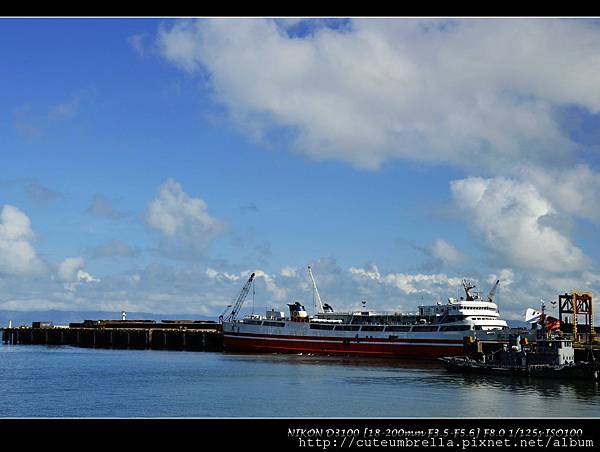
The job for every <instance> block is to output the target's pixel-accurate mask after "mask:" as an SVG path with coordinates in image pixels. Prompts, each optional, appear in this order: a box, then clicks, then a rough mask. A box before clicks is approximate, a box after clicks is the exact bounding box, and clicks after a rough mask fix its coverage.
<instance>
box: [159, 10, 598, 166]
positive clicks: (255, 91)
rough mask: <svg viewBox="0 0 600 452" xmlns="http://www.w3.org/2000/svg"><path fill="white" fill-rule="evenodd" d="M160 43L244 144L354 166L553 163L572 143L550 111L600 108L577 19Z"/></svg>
mask: <svg viewBox="0 0 600 452" xmlns="http://www.w3.org/2000/svg"><path fill="white" fill-rule="evenodd" d="M294 26H296V27H297V24H296V23H295V24H294ZM157 44H158V47H159V49H160V52H161V53H162V55H163V56H164V58H165V59H167V60H168V61H170V62H171V63H173V64H174V65H176V66H178V67H179V68H181V69H182V70H184V71H186V72H188V73H192V74H194V73H202V74H203V75H205V76H207V77H208V81H209V86H210V87H212V90H213V93H214V96H215V99H216V101H217V102H219V103H220V104H222V105H224V106H225V107H226V108H227V110H228V112H229V113H230V116H231V118H232V120H233V121H235V122H236V123H237V124H238V125H239V126H240V127H241V128H243V129H244V130H246V131H247V132H249V133H250V134H251V135H252V136H255V137H260V136H262V135H264V134H265V133H266V132H267V131H268V130H270V129H272V128H283V129H286V130H288V131H291V132H292V134H291V135H292V136H293V139H292V147H293V149H294V150H295V151H297V152H301V153H303V154H306V155H309V156H311V157H313V158H315V159H318V160H319V159H336V160H342V161H346V162H349V163H351V164H353V165H355V166H357V167H361V168H370V169H374V168H378V167H379V166H380V165H381V164H382V163H383V162H385V161H388V160H390V159H395V158H408V159H414V160H419V161H429V162H439V161H445V162H450V163H453V164H458V165H461V166H471V165H481V164H485V165H486V166H488V167H494V168H502V167H505V166H507V165H508V166H512V165H514V164H516V163H519V162H521V163H522V162H535V163H536V164H539V165H542V166H548V165H553V164H554V165H556V164H558V163H562V162H565V161H567V160H569V159H570V158H571V157H572V153H573V146H572V143H571V140H570V138H569V137H568V136H567V135H566V134H565V132H564V131H563V130H562V129H561V127H560V124H559V123H558V120H557V118H556V115H555V108H556V107H561V106H571V105H576V106H579V107H581V108H582V109H584V110H585V111H588V112H590V113H597V112H598V111H600V94H599V93H600V92H599V91H598V90H597V89H596V84H597V77H596V74H597V73H598V71H599V70H600V59H599V58H598V55H599V54H600V30H599V29H598V27H596V26H595V25H594V24H593V22H591V21H586V20H550V19H529V20H518V19H517V20H493V19H489V20H465V21H458V20H456V21H454V20H453V21H443V20H442V21H435V20H353V21H352V22H351V24H350V26H348V27H341V28H336V29H333V28H330V27H326V26H323V27H317V28H316V29H314V30H311V32H310V33H308V34H306V35H301V34H297V33H296V34H292V33H290V32H288V25H287V24H286V23H285V22H281V21H279V22H278V21H272V20H262V19H247V20H246V19H244V20H240V19H238V20H223V19H214V20H200V21H187V20H186V21H179V22H175V23H174V24H173V25H171V26H163V27H162V28H161V29H160V30H159V33H158V38H157ZM205 79H206V77H203V81H204V80H205ZM523 149H527V150H528V152H527V153H526V154H525V153H523V152H522V150H523Z"/></svg>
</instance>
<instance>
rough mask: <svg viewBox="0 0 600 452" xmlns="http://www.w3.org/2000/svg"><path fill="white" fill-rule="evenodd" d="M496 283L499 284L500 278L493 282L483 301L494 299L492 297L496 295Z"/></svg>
mask: <svg viewBox="0 0 600 452" xmlns="http://www.w3.org/2000/svg"><path fill="white" fill-rule="evenodd" d="M498 284H500V280H497V281H496V284H494V287H492V289H491V290H490V293H489V294H488V296H487V298H486V299H485V301H489V302H490V303H491V302H493V301H494V297H495V296H496V289H498Z"/></svg>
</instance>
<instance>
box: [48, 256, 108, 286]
mask: <svg viewBox="0 0 600 452" xmlns="http://www.w3.org/2000/svg"><path fill="white" fill-rule="evenodd" d="M83 267H85V260H84V259H83V258H82V257H67V258H66V259H64V260H63V261H62V262H61V263H60V264H59V265H58V269H57V270H56V277H57V279H58V281H61V282H62V283H63V287H64V288H65V289H66V290H68V291H69V292H75V291H76V290H77V288H78V287H79V286H80V285H81V284H86V283H88V284H89V283H98V282H100V279H98V278H95V277H94V276H92V275H91V274H90V273H88V272H86V271H84V270H83Z"/></svg>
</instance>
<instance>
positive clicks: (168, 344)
mask: <svg viewBox="0 0 600 452" xmlns="http://www.w3.org/2000/svg"><path fill="white" fill-rule="evenodd" d="M220 327H221V325H220V324H218V323H215V322H203V321H163V322H160V323H158V322H153V321H102V320H94V321H89V320H86V321H85V322H83V323H77V324H70V325H69V326H68V327H55V326H53V325H51V324H45V323H44V322H33V325H32V326H31V327H24V326H21V327H17V328H3V330H2V341H3V342H4V343H5V344H23V345H72V346H77V347H96V348H130V349H156V350H190V351H207V352H218V351H222V350H223V335H222V333H221V328H220Z"/></svg>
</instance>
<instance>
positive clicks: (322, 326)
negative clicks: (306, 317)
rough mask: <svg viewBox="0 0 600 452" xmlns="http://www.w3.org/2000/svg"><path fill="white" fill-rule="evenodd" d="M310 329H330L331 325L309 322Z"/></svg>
mask: <svg viewBox="0 0 600 452" xmlns="http://www.w3.org/2000/svg"><path fill="white" fill-rule="evenodd" d="M310 329H311V330H332V329H333V325H321V324H318V323H311V324H310Z"/></svg>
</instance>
